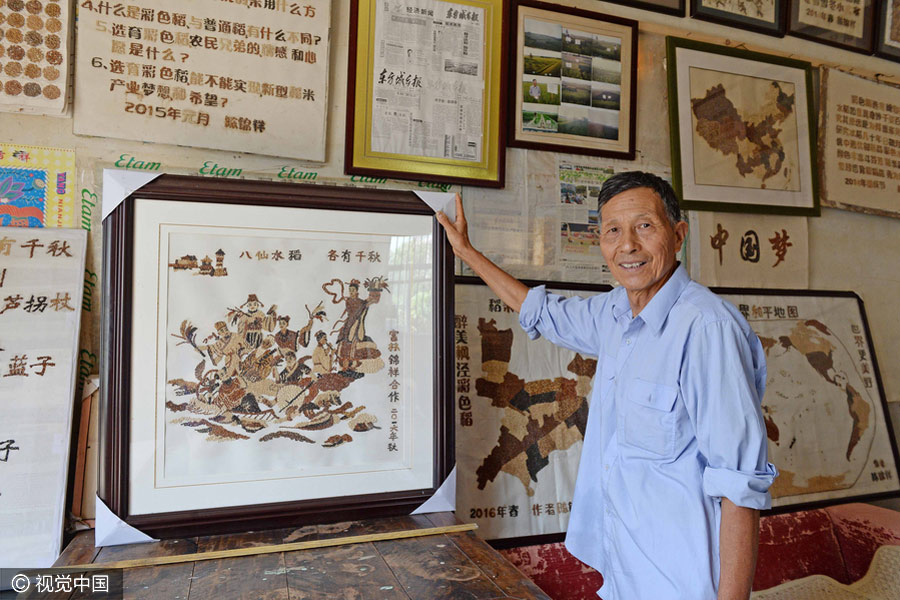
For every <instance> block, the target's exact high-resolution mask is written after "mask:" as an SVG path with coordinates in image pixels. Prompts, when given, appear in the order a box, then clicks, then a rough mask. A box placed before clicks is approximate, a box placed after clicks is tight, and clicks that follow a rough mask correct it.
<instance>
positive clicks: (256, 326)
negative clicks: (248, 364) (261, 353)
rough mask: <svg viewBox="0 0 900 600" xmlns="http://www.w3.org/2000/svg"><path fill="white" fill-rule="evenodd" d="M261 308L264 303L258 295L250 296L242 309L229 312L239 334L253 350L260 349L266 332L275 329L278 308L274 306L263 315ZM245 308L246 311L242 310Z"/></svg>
mask: <svg viewBox="0 0 900 600" xmlns="http://www.w3.org/2000/svg"><path fill="white" fill-rule="evenodd" d="M261 306H263V303H262V302H260V301H259V298H257V297H256V294H250V295H248V296H247V301H246V302H244V303H243V304H241V306H240V308H233V309H231V311H230V312H229V316H230V317H231V323H232V324H235V323H236V324H237V330H238V333H239V334H240V335H241V336H243V338H244V341H245V342H246V343H247V345H248V346H250V347H251V348H257V347H259V345H260V344H261V343H262V341H263V337H264V335H263V332H264V331H272V330H273V329H275V310H276V309H277V308H278V307H277V306H276V305H275V304H273V305H272V306H270V307H269V310H268V311H267V312H265V313H263V312H262V311H261V310H259V308H260V307H261ZM244 307H246V310H242V309H243V308H244Z"/></svg>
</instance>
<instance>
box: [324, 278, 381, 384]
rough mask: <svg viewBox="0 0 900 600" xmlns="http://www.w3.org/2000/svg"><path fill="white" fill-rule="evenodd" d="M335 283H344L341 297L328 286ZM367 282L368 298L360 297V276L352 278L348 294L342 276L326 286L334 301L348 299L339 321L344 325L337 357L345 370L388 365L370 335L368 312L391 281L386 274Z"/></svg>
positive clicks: (365, 370) (368, 369) (369, 369)
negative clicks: (383, 276) (388, 281)
mask: <svg viewBox="0 0 900 600" xmlns="http://www.w3.org/2000/svg"><path fill="white" fill-rule="evenodd" d="M335 283H338V284H340V287H341V291H340V297H338V294H336V293H334V292H331V291H329V289H328V288H329V287H330V286H331V285H333V284H335ZM365 286H366V290H367V291H368V296H367V297H366V299H362V298H360V297H359V280H358V279H352V280H350V282H349V283H348V284H347V295H346V296H345V295H344V292H343V288H344V284H343V282H342V281H341V280H339V279H332V280H331V281H330V282H329V283H326V284H325V285H323V286H322V289H323V290H324V291H325V293H327V294H329V295H330V296H331V298H332V302H333V303H334V304H339V303H340V302H343V303H344V312H343V313H342V314H341V318H340V319H338V320H337V322H336V323H335V324H336V325H340V329H339V330H338V335H337V360H338V365H339V367H340V370H341V371H357V372H359V373H375V372H376V371H378V370H380V369H381V368H382V367H383V366H384V361H382V360H381V358H379V357H380V356H381V352H380V351H379V350H378V348H377V347H376V345H375V343H374V342H373V341H372V338H370V337H369V336H367V335H366V315H367V314H368V312H369V306H370V305H372V304H375V303H377V302H378V301H379V300H380V299H381V292H382V290H388V291H390V290H389V289H388V285H387V281H385V280H384V278H382V277H373V278H371V279H367V280H366V281H365Z"/></svg>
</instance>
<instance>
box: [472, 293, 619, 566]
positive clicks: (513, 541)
mask: <svg viewBox="0 0 900 600" xmlns="http://www.w3.org/2000/svg"><path fill="white" fill-rule="evenodd" d="M520 281H521V282H522V283H523V284H525V285H526V286H528V287H529V288H532V287H537V286H539V285H544V286H547V288H548V289H549V290H552V291H556V290H565V291H571V292H575V293H576V294H577V293H578V292H591V293H594V294H599V293H606V292H610V291H612V290H613V287H612V286H610V285H604V284H592V283H575V282H561V281H548V280H537V279H522V280H520ZM456 286H457V288H458V287H460V286H480V287H483V288H487V284H486V283H484V281H482V280H481V278H479V277H471V276H457V277H456ZM457 310H460V307H459V306H457ZM520 333H521V335H525V334H524V333H522V332H521V331H520ZM473 343H474V342H473V341H472V340H471V339H470V340H469V344H473ZM560 352H565V353H569V352H571V351H569V350H565V349H562V348H560ZM480 368H481V367H480V365H474V364H473V365H470V371H471V372H472V373H473V377H472V380H473V382H472V385H471V387H472V392H471V393H470V394H469V396H472V397H474V396H476V395H477V394H476V393H475V383H474V380H475V379H476V377H475V376H474V374H475V373H478V372H480ZM521 375H523V376H524V374H521ZM569 375H570V374H569ZM457 396H458V394H457ZM481 401H486V400H485V399H484V398H481ZM456 404H457V402H456V398H455V397H454V405H456ZM456 409H457V408H456V407H454V411H456ZM459 428H460V425H459V420H458V419H457V431H458V432H459V433H457V440H458V441H460V440H461V438H462V435H461V432H460V431H459ZM498 434H499V432H498ZM458 460H459V459H458V458H457V461H458ZM473 472H474V470H473ZM571 483H572V486H573V490H574V484H575V482H574V480H573V481H572V482H571ZM460 484H464V481H463V479H460V476H458V478H457V488H456V489H457V511H458V512H457V516H458V518H459V519H460V520H462V521H464V522H472V521H473V520H472V519H471V518H470V515H469V513H466V511H465V508H466V507H465V506H461V505H460V504H459V498H460V496H459V490H460ZM491 502H492V504H491V503H487V505H497V504H501V505H502V504H509V502H508V501H504V500H502V499H496V501H494V500H492V501H491ZM526 512H527V511H526ZM521 516H522V513H520V518H521ZM524 517H525V518H528V515H527V514H526V515H524ZM481 532H482V533H481V535H482V537H486V538H487V542H488V543H489V544H490V545H491V546H492V547H494V548H497V549H503V548H515V547H518V546H530V545H533V544H549V543H555V542H561V541H563V540H564V539H565V536H566V534H565V531H561V532H557V533H542V534H534V535H520V536H509V537H500V538H491V537H490V532H489V530H488V529H486V528H482V529H481Z"/></svg>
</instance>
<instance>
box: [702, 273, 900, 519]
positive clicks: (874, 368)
mask: <svg viewBox="0 0 900 600" xmlns="http://www.w3.org/2000/svg"><path fill="white" fill-rule="evenodd" d="M710 289H711V290H712V291H713V292H715V293H716V294H719V295H722V296H732V297H733V296H773V297H795V298H796V297H799V298H836V299H850V300H855V301H856V305H857V307H858V309H859V319H860V322H861V324H862V335H863V336H864V342H865V343H864V346H863V347H862V349H864V350H865V351H866V352H867V357H868V361H867V362H870V363H871V377H872V380H873V381H872V383H873V387H872V389H873V390H875V391H877V393H878V394H879V396H880V399H881V403H880V407H881V411H882V420H883V425H884V428H885V432H886V434H887V438H888V442H889V445H890V452H891V454H892V456H893V460H894V464H893V465H884V466H882V467H877V466H875V467H873V466H871V465H870V467H871V468H873V469H876V470H882V471H883V469H884V468H885V467H887V468H889V469H890V472H892V473H893V475H891V476H890V479H887V478H886V480H892V481H893V482H895V483H896V489H895V490H894V491H887V492H880V493H871V494H858V495H843V496H841V495H836V496H835V497H833V498H827V499H824V500H816V501H810V502H795V503H789V504H782V505H780V506H775V507H773V508H771V509H769V510H767V511H763V514H779V513H786V512H794V511H800V510H810V509H815V508H821V507H824V506H832V505H835V504H842V503H845V502H850V501H852V502H872V501H875V500H884V499H888V498H897V497H900V478H898V477H897V475H898V471H897V470H898V468H900V453H898V447H897V437H896V435H895V433H894V428H893V425H892V423H891V415H890V411H889V409H888V403H887V396H886V395H885V392H884V385H883V383H882V381H881V372H880V370H879V368H878V359H877V358H876V356H875V348H874V346H873V344H872V334H871V329H870V328H869V321H868V319H867V317H866V311H865V306H864V305H863V301H862V298H860V297H859V296H858V295H857V294H856V293H855V292H849V291H828V290H789V289H757V288H735V287H712V288H710ZM726 300H728V301H729V302H732V301H733V300H732V299H731V298H726ZM739 308H740V307H739ZM801 316H802V315H801ZM813 324H814V326H815V327H816V329H817V330H818V329H819V326H822V325H823V324H821V323H817V322H815V321H813ZM824 326H825V327H826V328H827V324H824ZM751 327H752V321H751ZM770 369H771V366H770ZM848 381H849V380H848ZM768 394H769V392H768V391H767V392H766V395H767V396H768ZM848 403H849V400H848ZM869 418H870V420H871V419H873V418H874V416H870V417H869ZM870 426H872V427H874V425H872V424H870ZM768 428H769V426H768V424H767V430H768ZM769 460H770V461H771V462H775V461H773V458H772V456H769ZM776 466H779V465H777V463H776ZM782 468H783V466H782ZM868 470H869V469H868V468H867V469H865V471H868ZM867 474H868V473H862V474H861V475H860V477H861V478H863V479H865V478H866V475H867ZM782 476H783V474H782Z"/></svg>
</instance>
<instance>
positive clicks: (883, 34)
mask: <svg viewBox="0 0 900 600" xmlns="http://www.w3.org/2000/svg"><path fill="white" fill-rule="evenodd" d="M879 11H880V12H881V14H880V15H879V18H878V35H877V39H876V40H875V41H876V44H875V54H877V55H878V56H880V57H882V58H887V59H889V60H896V61H897V62H900V0H884V1H883V2H882V3H881V6H880V7H879Z"/></svg>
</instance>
